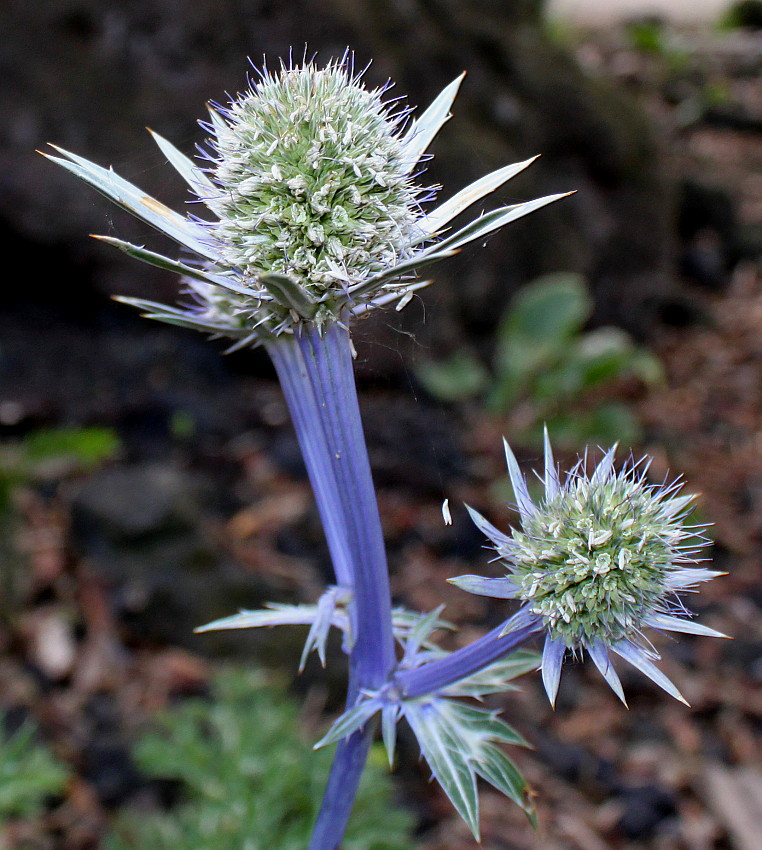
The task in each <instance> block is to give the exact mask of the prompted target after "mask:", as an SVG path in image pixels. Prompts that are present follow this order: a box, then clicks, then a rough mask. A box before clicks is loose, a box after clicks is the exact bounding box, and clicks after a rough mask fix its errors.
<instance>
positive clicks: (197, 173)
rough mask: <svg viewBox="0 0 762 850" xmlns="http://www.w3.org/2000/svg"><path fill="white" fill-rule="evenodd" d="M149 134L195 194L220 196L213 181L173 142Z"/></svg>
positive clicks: (154, 134) (151, 131)
mask: <svg viewBox="0 0 762 850" xmlns="http://www.w3.org/2000/svg"><path fill="white" fill-rule="evenodd" d="M148 132H149V133H150V134H151V136H152V137H153V140H154V141H155V142H156V144H157V145H158V146H159V148H160V150H161V152H162V153H163V154H164V156H165V157H166V158H167V160H168V161H169V163H170V165H172V166H174V168H175V169H176V171H177V172H178V174H180V176H181V177H182V178H183V180H185V182H186V183H187V184H188V185H189V186H190V188H191V189H192V190H193V192H194V193H195V194H196V195H198V196H199V197H202V198H203V197H206V198H209V197H212V196H216V195H218V194H219V191H220V190H219V189H218V188H217V187H216V186H215V185H214V183H212V181H211V180H210V179H209V178H208V177H207V176H206V174H204V172H203V171H202V170H201V169H200V168H199V167H198V166H197V165H196V163H195V162H193V160H192V159H189V158H188V157H187V156H185V154H184V153H181V152H180V151H179V150H178V149H177V148H176V147H175V146H174V145H173V144H172V142H169V141H167V139H165V138H164V137H163V136H160V135H159V134H158V133H154V131H153V130H151V129H150V128H149V130H148Z"/></svg>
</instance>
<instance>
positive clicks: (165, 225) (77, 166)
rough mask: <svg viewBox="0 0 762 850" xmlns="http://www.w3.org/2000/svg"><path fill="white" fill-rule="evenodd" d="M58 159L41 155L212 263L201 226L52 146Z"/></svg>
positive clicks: (109, 173) (105, 170) (106, 170)
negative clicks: (58, 154)
mask: <svg viewBox="0 0 762 850" xmlns="http://www.w3.org/2000/svg"><path fill="white" fill-rule="evenodd" d="M51 147H53V148H55V150H57V151H58V152H59V153H60V154H61V156H51V155H50V154H47V153H45V154H43V156H45V157H47V158H48V159H49V160H51V162H55V163H57V164H58V165H60V166H62V167H63V168H65V169H67V170H68V171H71V173H72V174H75V175H76V176H77V177H79V178H80V179H81V180H84V181H85V183H88V184H89V185H90V186H92V187H93V189H96V190H97V191H98V192H100V193H101V194H102V195H105V196H106V197H107V198H110V199H111V200H112V201H114V203H116V204H117V205H118V206H120V207H122V209H125V210H127V212H129V213H132V214H133V215H134V216H137V217H138V218H139V219H141V220H142V221H144V222H145V223H146V224H150V225H151V227H155V228H156V229H157V230H159V231H161V232H162V233H164V234H165V235H166V236H169V237H170V239H174V240H175V241H176V242H179V243H180V244H181V245H185V247H186V248H189V249H190V250H191V251H194V252H195V253H196V254H199V255H200V256H202V257H205V258H206V259H207V260H212V261H214V260H215V259H216V257H215V253H214V251H213V250H212V248H211V246H210V245H209V243H208V240H207V235H206V232H205V231H204V229H203V227H201V226H200V225H198V224H194V223H193V222H191V221H189V220H188V219H186V218H183V216H181V215H180V214H179V213H176V212H175V211H174V210H171V209H170V208H169V207H167V206H165V205H164V204H162V203H161V202H160V201H157V200H156V199H155V198H152V197H151V196H150V195H146V194H145V192H143V191H141V190H140V189H138V187H137V186H134V185H133V184H132V183H129V182H128V181H127V180H123V179H122V178H121V177H120V176H119V175H118V174H116V173H115V172H114V171H113V170H112V169H110V168H102V167H101V166H100V165H96V164H95V163H94V162H89V161H88V160H86V159H84V158H83V157H81V156H77V155H76V154H74V153H70V152H69V151H66V150H64V149H63V148H59V147H58V146H57V145H51Z"/></svg>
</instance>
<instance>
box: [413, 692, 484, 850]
mask: <svg viewBox="0 0 762 850" xmlns="http://www.w3.org/2000/svg"><path fill="white" fill-rule="evenodd" d="M403 711H404V713H405V717H406V718H407V721H408V723H409V724H410V727H411V729H412V730H413V733H414V734H415V737H416V738H417V740H418V744H419V746H420V748H421V752H422V753H423V756H424V758H425V759H426V761H427V763H428V765H429V767H430V768H431V772H432V773H433V775H434V777H435V778H436V780H437V782H439V784H440V785H441V786H442V790H443V791H444V792H445V794H447V796H448V797H449V798H450V802H451V803H452V804H453V806H455V808H456V810H457V811H458V814H459V815H460V816H461V817H462V818H463V820H464V821H465V822H466V824H467V825H468V828H469V829H470V830H471V833H472V834H473V836H474V838H476V840H477V841H478V840H479V800H478V797H477V793H476V776H475V774H474V770H473V768H472V767H471V762H470V756H471V753H470V750H469V749H468V746H467V743H466V741H465V740H463V739H461V738H459V736H458V730H457V729H456V728H453V725H452V723H451V720H450V716H449V712H448V711H447V705H446V703H445V701H444V700H441V699H440V700H431V701H428V700H427V701H411V702H409V703H405V704H404V705H403Z"/></svg>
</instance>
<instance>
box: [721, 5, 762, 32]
mask: <svg viewBox="0 0 762 850" xmlns="http://www.w3.org/2000/svg"><path fill="white" fill-rule="evenodd" d="M720 27H721V28H722V29H744V28H745V29H757V30H758V29H762V0H737V2H735V3H731V5H730V7H729V8H728V10H727V11H726V12H725V14H724V15H723V16H722V19H721V21H720Z"/></svg>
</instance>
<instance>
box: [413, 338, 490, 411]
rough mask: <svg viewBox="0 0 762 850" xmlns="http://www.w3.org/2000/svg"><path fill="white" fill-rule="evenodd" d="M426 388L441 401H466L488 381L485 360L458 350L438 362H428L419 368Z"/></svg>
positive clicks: (419, 375)
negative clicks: (482, 360)
mask: <svg viewBox="0 0 762 850" xmlns="http://www.w3.org/2000/svg"><path fill="white" fill-rule="evenodd" d="M416 377H417V378H418V380H419V381H420V382H421V383H422V384H423V386H424V388H425V389H426V391H427V392H428V393H429V394H430V395H431V396H433V397H434V398H436V399H438V400H439V401H464V400H465V399H468V398H473V397H474V396H477V395H479V393H481V392H482V391H483V390H484V388H485V387H486V385H487V382H488V381H489V373H488V372H487V370H486V369H485V368H484V366H483V365H482V363H481V362H480V361H479V360H478V359H477V358H476V357H474V356H473V355H472V354H471V353H469V352H468V351H465V350H460V351H456V352H454V353H453V354H451V355H450V357H449V358H447V360H443V361H441V362H439V363H435V362H433V361H428V362H424V363H421V365H420V366H418V368H417V369H416Z"/></svg>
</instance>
